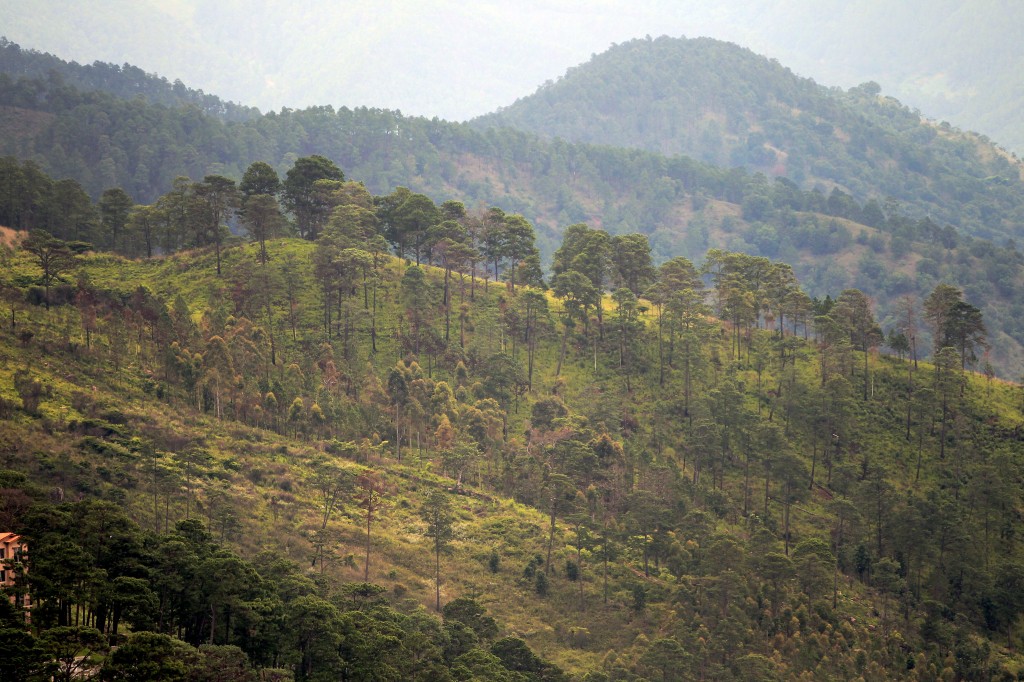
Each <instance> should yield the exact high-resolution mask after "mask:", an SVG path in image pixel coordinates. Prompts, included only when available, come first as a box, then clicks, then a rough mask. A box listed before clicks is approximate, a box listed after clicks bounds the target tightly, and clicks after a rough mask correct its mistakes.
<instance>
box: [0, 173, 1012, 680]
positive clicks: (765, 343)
mask: <svg viewBox="0 0 1024 682" xmlns="http://www.w3.org/2000/svg"><path fill="white" fill-rule="evenodd" d="M4 168H5V173H6V174H7V175H8V176H11V177H21V178H25V177H29V176H30V175H31V177H32V178H34V180H33V183H32V184H31V185H30V186H33V187H38V188H40V191H39V193H38V197H39V198H40V201H39V203H38V204H33V205H32V206H30V209H31V210H29V211H28V212H27V213H23V214H18V215H20V216H21V219H22V220H27V221H29V224H28V225H26V226H27V227H30V228H32V229H31V230H30V231H29V232H28V234H27V235H25V234H15V233H13V232H10V233H5V235H6V238H5V239H6V243H7V244H8V246H5V247H4V249H3V251H2V252H0V253H2V256H0V258H2V259H3V261H2V263H0V265H2V267H0V286H2V298H3V302H4V307H5V309H6V313H5V315H4V322H3V324H2V326H0V354H2V358H3V362H2V363H0V419H3V425H4V429H3V430H2V431H0V458H2V459H0V467H3V468H4V471H3V473H2V474H0V486H2V488H3V491H4V494H3V495H2V496H0V519H2V521H3V525H4V527H5V529H6V528H11V529H14V530H15V531H17V532H19V533H21V534H22V535H23V536H24V537H26V538H27V539H28V543H29V546H30V548H31V549H30V554H29V559H28V563H27V568H28V570H27V571H23V572H19V567H18V566H16V565H12V566H11V568H10V570H12V571H14V572H15V573H16V575H18V578H19V579H18V582H17V586H16V589H15V596H16V597H18V596H21V597H23V596H24V595H25V594H26V593H27V594H28V595H30V596H31V603H32V605H33V606H32V631H31V632H26V631H25V630H24V629H23V627H21V623H22V622H23V621H22V619H23V616H22V615H21V614H19V613H18V612H17V611H16V610H15V611H14V612H5V613H3V614H2V618H3V619H4V620H3V622H4V624H5V625H7V626H9V627H6V628H4V629H2V630H0V637H2V638H4V643H5V644H4V648H5V651H10V652H14V654H15V655H13V656H12V657H11V658H10V659H5V662H4V665H6V666H7V668H6V669H5V670H4V674H5V679H39V678H40V676H55V677H57V678H59V679H71V678H73V677H74V676H75V675H76V674H78V673H77V672H76V671H78V670H81V669H90V670H91V669H99V674H100V675H101V677H102V678H103V679H111V680H122V679H124V680H135V679H167V680H185V679H189V680H205V679H239V680H245V679H265V680H269V679H274V680H278V679H279V680H288V679H296V680H327V679H338V678H341V679H351V680H362V679H365V680H370V679H374V680H380V679H396V680H397V679H417V678H419V677H422V678H424V679H427V678H429V679H455V680H474V679H481V680H483V679H488V680H490V679H507V680H558V679H567V678H570V679H571V678H578V679H585V680H589V681H591V682H592V681H595V680H635V681H640V680H657V679H662V680H670V679H708V680H712V679H714V680H729V679H736V680H763V679H829V678H832V679H864V680H884V679H914V680H940V679H979V680H981V679H1014V678H1015V677H1016V676H1017V675H1018V673H1019V672H1020V671H1021V670H1022V669H1024V668H1022V666H1024V662H1022V661H1021V659H1020V658H1019V656H1018V655H1017V653H1016V650H1017V647H1018V645H1019V643H1020V637H1021V630H1020V616H1021V614H1022V612H1024V602H1022V601H1021V594H1024V591H1022V589H1021V584H1022V582H1024V555H1022V551H1024V550H1022V548H1021V547H1020V545H1019V543H1017V542H1016V540H1017V538H1018V535H1019V532H1018V531H1019V527H1020V524H1021V518H1020V510H1021V505H1022V502H1024V500H1022V499H1021V490H1024V487H1022V485H1021V483H1022V481H1021V476H1022V471H1021V468H1020V461H1019V453H1020V444H1021V439H1022V435H1021V424H1022V423H1024V412H1022V409H1024V393H1022V392H1021V388H1020V386H1019V385H1015V384H1009V383H1005V382H1002V381H1000V380H998V379H996V378H994V371H993V368H992V367H991V365H990V364H989V363H986V362H985V356H984V350H985V348H986V347H987V346H988V344H989V335H990V334H989V331H988V329H987V323H988V319H987V317H985V315H984V313H983V311H982V310H981V309H980V308H979V307H976V306H975V305H972V304H971V303H970V302H969V300H965V296H964V292H963V291H962V290H961V289H959V288H957V287H955V286H951V285H949V284H945V283H941V282H936V283H935V284H934V286H933V287H932V288H931V289H930V290H929V291H928V294H927V296H926V297H924V298H923V299H922V300H921V301H920V302H917V301H914V300H913V299H910V298H908V299H905V300H904V301H903V302H902V304H901V307H900V308H899V311H900V312H899V315H898V317H897V319H898V322H897V323H895V324H893V325H892V326H891V327H889V328H886V329H884V330H883V328H882V327H881V325H880V324H879V320H878V317H877V315H876V313H875V311H874V309H873V305H872V302H871V301H870V299H869V298H868V297H867V296H866V295H865V294H864V293H863V292H862V291H860V290H859V289H856V288H852V287H850V288H846V289H844V290H842V291H840V292H837V294H836V296H835V297H821V298H815V297H812V296H810V295H808V293H807V292H805V291H804V290H803V288H802V287H801V284H800V282H799V281H798V279H797V277H796V276H795V275H794V270H793V268H792V267H790V266H789V265H786V264H784V263H782V262H780V261H777V260H772V259H769V258H767V257H764V256H755V255H749V254H744V253H741V252H734V251H726V250H722V249H711V250H709V251H707V252H706V253H705V254H703V258H702V262H700V263H697V264H695V263H694V262H691V261H690V260H688V259H687V258H685V257H681V256H677V257H674V258H670V259H667V260H665V261H664V262H662V263H660V264H656V262H655V259H654V257H653V251H652V248H651V245H650V241H649V239H648V237H647V235H645V234H643V233H640V232H627V233H622V234H611V233H609V232H607V231H605V230H604V229H601V228H600V227H596V226H591V225H588V224H585V223H579V222H577V223H573V224H571V225H567V226H565V228H564V229H563V230H561V234H562V238H561V240H560V241H559V242H558V243H557V244H556V245H554V248H553V249H552V252H551V267H550V269H549V270H548V271H547V272H545V270H543V269H542V268H541V259H540V252H539V249H538V246H537V243H536V231H535V226H534V225H533V224H532V223H531V222H530V221H529V220H528V219H527V218H525V217H524V216H523V215H520V214H518V213H515V212H513V211H510V210H507V209H506V210H503V209H502V208H499V207H497V206H484V207H467V206H466V205H465V204H463V203H461V202H459V201H457V200H453V199H449V200H445V201H442V202H440V203H438V202H436V201H435V200H433V199H431V198H430V197H429V196H427V195H425V194H422V193H418V192H415V191H413V190H411V189H406V188H403V187H399V188H397V189H394V190H393V191H390V192H387V193H383V194H374V193H372V192H371V191H370V190H368V189H367V187H366V186H365V185H363V184H362V183H360V182H356V181H353V180H352V178H351V173H348V172H345V171H343V170H342V168H340V167H339V166H337V165H336V164H335V163H333V162H332V161H331V160H329V159H328V158H325V157H323V156H319V155H312V156H304V157H299V158H297V159H295V161H294V163H293V164H292V165H291V166H290V167H289V168H288V169H287V171H286V172H285V173H284V174H283V175H279V174H278V173H277V171H276V170H275V169H274V167H273V166H272V165H271V164H269V163H263V162H255V163H252V164H251V165H249V166H248V167H247V168H246V169H245V170H244V172H242V173H241V174H240V178H241V179H240V181H239V182H237V183H236V182H235V181H234V180H232V179H230V178H228V177H225V176H221V175H215V174H208V175H206V176H204V177H203V179H202V180H199V181H191V180H188V179H185V178H182V179H179V180H176V181H175V182H174V184H173V185H172V186H170V187H169V188H168V189H167V190H166V191H165V193H164V194H162V195H160V196H159V197H158V198H157V199H156V200H155V201H153V202H152V203H151V204H148V205H136V204H135V203H134V202H133V201H132V200H131V199H130V198H129V196H128V194H127V193H126V192H125V191H124V190H120V189H116V188H115V189H109V190H107V191H104V192H103V193H102V195H101V197H100V198H99V200H98V202H97V203H96V205H93V204H92V202H91V200H90V198H89V196H88V194H87V193H86V192H85V191H84V190H82V189H81V187H80V186H78V185H77V183H74V182H66V181H54V180H52V179H50V178H48V177H46V176H45V174H42V172H41V171H40V170H39V169H38V167H36V166H34V165H33V164H31V163H29V162H26V163H19V162H16V161H14V160H10V161H6V162H5V165H4ZM32 174H35V175H32ZM61 183H64V186H65V188H67V189H68V191H69V192H70V193H71V194H73V195H74V196H76V197H78V200H79V205H80V206H81V214H82V215H83V216H84V218H83V220H80V221H75V222H66V223H62V222H61V220H63V218H64V216H66V215H67V212H66V211H64V210H52V211H49V209H47V206H48V205H49V204H48V202H50V201H52V200H53V197H54V196H60V195H58V194H56V193H55V192H56V188H57V187H58V186H59V185H61ZM776 187H786V186H785V185H782V184H779V185H776ZM791 191H792V192H795V194H794V196H805V195H801V194H800V193H799V190H797V189H795V188H792V189H791ZM5 194H6V195H7V196H8V197H11V196H15V197H19V198H22V199H23V198H24V197H25V196H26V195H25V194H24V193H23V192H21V191H18V192H14V193H13V194H12V193H9V192H5ZM855 205H856V204H855V203H853V202H852V200H851V203H849V204H847V209H846V210H852V209H851V208H850V207H851V206H855ZM5 206H6V208H5V210H8V211H10V210H16V209H17V206H15V205H14V204H12V203H10V201H9V200H8V203H7V204H5ZM751 210H753V209H751ZM857 210H864V209H863V208H860V207H858V209H857ZM48 211H49V212H48ZM44 216H48V217H47V218H46V219H45V221H44ZM34 221H38V222H34ZM11 222H12V224H18V223H17V222H16V221H11ZM229 226H234V228H235V229H234V231H232V230H231V229H229ZM48 230H52V232H51V231H48ZM90 242H92V243H90ZM99 247H102V250H99ZM925 339H929V340H928V341H926V340H925ZM883 349H884V351H885V352H880V351H882V350H883ZM972 369H979V370H983V371H981V372H980V373H974V372H972V371H971V370H972ZM16 601H17V600H16ZM5 604H6V602H5ZM3 608H4V609H6V606H4V607H3ZM431 612H434V613H431ZM439 616H440V617H439ZM115 643H116V644H117V645H118V647H117V649H116V651H114V652H113V653H110V654H109V655H107V653H106V652H107V651H108V647H110V645H111V644H115ZM534 652H537V653H534ZM8 660H10V661H15V662H16V663H14V664H10V663H8V662H7V661H8ZM8 676H10V677H8Z"/></svg>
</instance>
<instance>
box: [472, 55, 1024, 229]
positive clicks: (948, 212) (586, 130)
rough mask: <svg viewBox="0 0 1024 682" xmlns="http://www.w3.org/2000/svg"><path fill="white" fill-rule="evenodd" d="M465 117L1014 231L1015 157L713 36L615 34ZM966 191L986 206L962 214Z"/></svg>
mask: <svg viewBox="0 0 1024 682" xmlns="http://www.w3.org/2000/svg"><path fill="white" fill-rule="evenodd" d="M472 124H473V125H474V126H477V127H479V128H486V127H491V126H508V127H514V128H517V129H521V130H526V131H530V132H535V133H539V134H541V135H545V136H547V137H552V138H553V137H561V138H563V139H565V140H567V141H571V142H587V143H592V144H607V145H613V146H620V147H634V148H638V149H644V150H647V151H652V152H656V153H659V154H665V155H673V154H684V155H687V156H692V157H693V158H696V159H699V160H702V161H705V162H707V163H712V164H715V165H719V166H742V167H744V168H747V169H748V170H751V171H753V172H762V173H765V174H766V175H768V176H785V177H788V178H790V179H791V180H794V181H795V182H797V183H798V184H800V185H801V186H803V187H805V188H808V189H810V188H813V187H819V188H821V189H822V190H823V191H825V192H828V191H829V190H831V189H832V188H833V187H838V188H839V189H841V190H843V191H845V192H848V193H850V194H852V195H853V196H854V197H856V198H858V199H859V200H862V201H863V200H867V199H869V198H875V199H877V200H878V201H885V200H886V199H888V198H890V197H891V198H893V199H895V200H897V201H899V202H901V203H902V204H903V205H904V206H905V207H906V209H907V210H909V211H910V212H911V213H912V214H914V215H916V216H917V217H923V216H925V215H927V216H930V217H931V218H932V219H933V220H935V221H938V222H949V223H952V224H954V225H956V226H957V227H958V228H959V229H960V230H962V231H964V232H966V233H968V234H972V235H975V236H980V237H984V238H987V239H993V238H1005V237H1012V238H1017V237H1018V236H1019V224H1020V218H1021V215H1022V214H1021V206H1022V205H1021V199H1020V197H1021V194H1022V189H1024V185H1022V183H1021V166H1020V164H1019V163H1018V162H1017V161H1016V160H1015V159H1013V158H1012V157H1011V156H1010V155H1009V154H1006V153H1005V152H1003V151H1002V150H1000V149H999V148H997V147H995V146H994V145H993V144H991V143H990V142H988V141H987V140H986V139H984V138H982V137H981V136H979V135H976V134H973V133H965V132H962V131H959V130H956V129H954V128H952V127H950V126H948V125H934V124H932V123H930V122H928V121H926V120H924V119H922V117H921V116H920V115H919V114H917V113H915V112H913V111H911V110H910V109H908V108H906V107H904V106H902V105H901V104H900V103H899V102H898V101H896V100H894V99H892V98H889V97H884V96H882V95H881V94H880V89H879V87H878V86H877V84H874V83H865V84H863V85H862V86H859V87H857V88H852V89H850V90H848V91H843V90H840V89H836V88H832V89H830V88H826V87H824V86H821V85H818V84H817V83H815V82H814V81H812V80H810V79H807V78H801V77H799V76H797V75H795V74H794V73H793V72H792V71H790V70H789V69H787V68H785V67H784V66H782V65H780V64H779V63H778V62H777V61H775V60H771V59H768V58H766V57H762V56H759V55H756V54H754V53H753V52H752V51H750V50H748V49H745V48H742V47H739V46H737V45H734V44H731V43H726V42H722V41H719V40H713V39H710V38H697V39H686V38H668V37H664V36H663V37H660V38H657V39H653V40H652V39H646V40H642V39H638V40H632V41H629V42H627V43H622V44H620V45H617V46H614V47H612V48H611V49H609V50H608V51H606V52H604V53H602V54H600V55H597V56H595V57H593V58H592V59H591V60H590V61H589V62H587V63H586V64H583V65H580V66H578V67H574V68H572V69H569V71H568V72H566V74H565V75H564V76H563V77H562V78H560V79H559V80H558V81H556V82H552V83H548V84H545V85H544V86H542V87H541V88H539V89H538V90H537V92H535V93H534V94H533V95H530V96H528V97H523V98H521V99H519V100H517V101H516V102H515V103H513V104H512V105H510V106H508V107H505V108H503V109H500V110H499V111H497V112H495V113H493V114H489V115H487V116H483V117H480V118H477V119H475V120H474V121H473V122H472ZM1008 187H1011V188H1012V190H1011V191H1010V192H1007V191H1006V188H1008ZM1011 195H1013V196H1012V198H1011ZM975 199H979V200H980V201H981V203H984V204H986V205H987V206H989V207H990V208H991V209H993V210H992V211H984V210H983V211H981V212H979V213H977V214H974V215H971V213H970V212H966V213H965V212H964V211H963V210H962V206H963V205H964V204H965V203H967V202H970V201H974V200H975ZM993 211H995V212H998V214H999V216H998V217H996V215H994V214H993Z"/></svg>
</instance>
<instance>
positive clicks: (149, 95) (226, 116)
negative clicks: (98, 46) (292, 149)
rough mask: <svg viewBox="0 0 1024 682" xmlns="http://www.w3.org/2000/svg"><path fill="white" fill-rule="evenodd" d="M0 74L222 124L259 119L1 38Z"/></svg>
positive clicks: (185, 91)
mask: <svg viewBox="0 0 1024 682" xmlns="http://www.w3.org/2000/svg"><path fill="white" fill-rule="evenodd" d="M0 73H4V74H7V75H8V76H10V77H12V78H42V79H50V80H54V81H55V82H57V83H69V84H74V85H75V87H77V88H79V89H83V90H99V91H101V92H106V93H109V94H111V95H115V96H117V97H122V98H125V99H132V98H135V97H142V98H144V99H145V100H146V101H147V102H150V103H151V104H162V105H165V106H172V107H173V106H189V105H191V106H196V107H198V108H199V109H200V110H201V111H202V112H203V113H205V114H208V115H210V116H216V117H217V118H219V119H221V120H224V121H248V120H252V119H254V118H258V117H259V116H260V115H261V114H260V110H259V109H257V108H256V107H248V106H243V105H241V104H236V103H234V102H226V101H224V100H222V99H221V98H219V97H217V96H215V95H208V94H206V93H205V92H203V91H202V90H196V89H193V88H189V87H186V86H185V84H184V83H182V82H181V81H180V80H178V81H174V82H173V83H172V82H170V81H168V80H167V79H166V78H162V77H160V76H158V75H156V74H151V73H146V72H145V71H143V70H142V69H140V68H138V67H137V66H132V65H131V64H124V65H123V66H118V65H117V64H110V63H107V62H100V61H96V62H93V63H92V64H79V63H77V62H73V61H71V62H69V61H65V60H63V59H60V58H59V57H57V56H55V55H52V54H49V53H46V52H38V51H36V50H27V49H23V48H22V47H21V46H19V45H17V44H15V43H12V42H11V41H9V40H7V39H6V38H3V37H0Z"/></svg>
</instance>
